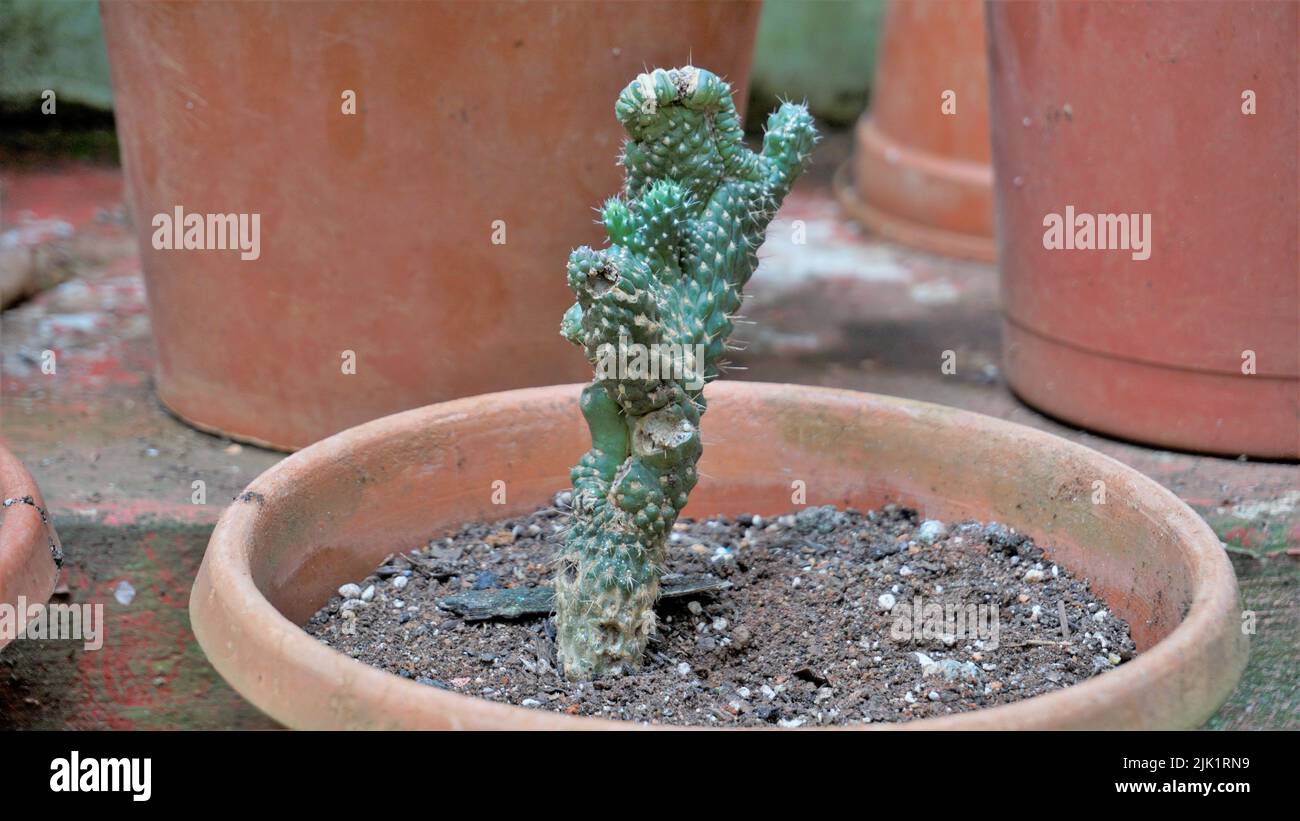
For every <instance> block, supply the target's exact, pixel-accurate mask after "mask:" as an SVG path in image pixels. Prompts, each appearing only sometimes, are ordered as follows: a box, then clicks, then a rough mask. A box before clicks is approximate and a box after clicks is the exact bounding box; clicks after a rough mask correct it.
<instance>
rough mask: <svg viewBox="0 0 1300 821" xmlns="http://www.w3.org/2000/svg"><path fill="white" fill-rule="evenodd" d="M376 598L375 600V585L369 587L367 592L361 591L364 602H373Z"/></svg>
mask: <svg viewBox="0 0 1300 821" xmlns="http://www.w3.org/2000/svg"><path fill="white" fill-rule="evenodd" d="M374 598H375V586H374V585H373V584H372V585H370V586H369V587H367V588H366V589H365V590H362V591H361V600H362V601H371V600H372V599H374Z"/></svg>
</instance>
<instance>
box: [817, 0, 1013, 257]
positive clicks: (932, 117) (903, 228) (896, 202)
mask: <svg viewBox="0 0 1300 821" xmlns="http://www.w3.org/2000/svg"><path fill="white" fill-rule="evenodd" d="M984 51H985V49H984V9H983V6H982V5H981V3H980V2H979V0H906V2H891V3H889V4H888V6H887V8H886V12H885V23H884V29H883V31H882V33H881V41H880V61H879V63H878V65H877V68H876V78H875V84H874V86H873V89H872V99H871V109H870V110H869V111H868V112H867V113H866V114H865V115H863V117H862V119H861V121H860V122H859V124H858V127H857V146H856V149H855V152H854V156H853V160H852V180H849V179H848V175H847V174H846V173H845V169H841V173H840V174H839V175H838V177H837V180H836V188H837V194H838V195H839V198H840V201H841V202H842V203H843V204H844V205H845V207H846V208H847V209H848V210H849V212H850V213H851V214H852V215H853V216H854V217H855V218H857V219H858V220H860V221H861V222H863V223H864V224H865V225H866V226H867V227H868V228H870V229H872V230H873V231H876V232H878V233H880V234H881V235H882V236H884V237H886V238H888V239H891V240H894V241H897V242H901V243H904V244H907V245H912V246H916V247H918V248H923V249H925V250H927V251H934V252H936V253H940V254H948V255H952V256H959V257H969V258H973V259H983V260H989V261H991V260H993V259H994V253H995V247H994V240H993V172H992V168H991V166H990V164H989V119H988V117H989V114H988V82H987V76H986V69H985V64H986V63H985V60H986V58H985V53H984ZM946 91H952V92H953V93H954V94H955V97H953V102H954V103H955V105H956V113H954V114H945V113H944V112H943V110H942V109H941V104H942V103H943V101H944V98H943V95H944V93H945V92H946Z"/></svg>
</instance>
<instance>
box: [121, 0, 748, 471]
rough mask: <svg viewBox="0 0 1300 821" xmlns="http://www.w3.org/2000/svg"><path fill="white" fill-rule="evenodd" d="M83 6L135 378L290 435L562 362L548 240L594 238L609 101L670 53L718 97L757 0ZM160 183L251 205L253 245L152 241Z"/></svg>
mask: <svg viewBox="0 0 1300 821" xmlns="http://www.w3.org/2000/svg"><path fill="white" fill-rule="evenodd" d="M102 11H103V18H104V28H105V34H106V36H107V40H108V47H109V57H110V63H111V67H112V74H113V82H114V88H115V94H114V96H115V101H116V106H117V118H118V126H119V134H120V137H121V143H122V159H123V164H124V166H125V170H126V174H127V179H128V186H129V193H130V203H131V206H132V210H133V212H134V215H135V224H136V230H137V231H138V234H139V239H140V245H141V253H142V255H143V263H144V269H145V279H146V285H147V288H148V296H149V308H150V317H151V319H152V322H153V333H154V337H155V339H156V340H157V347H158V366H157V387H158V393H159V396H160V397H161V398H162V400H163V402H165V403H166V404H167V406H168V407H170V408H171V409H172V410H173V411H175V412H176V413H177V414H178V415H180V416H181V417H183V418H184V419H186V420H188V421H190V422H192V423H193V424H195V425H196V426H198V427H201V428H205V429H212V430H217V431H221V432H223V433H226V434H228V435H230V436H233V437H235V438H239V439H245V440H248V441H252V442H257V443H261V444H268V445H271V446H275V447H282V448H295V447H300V446H302V445H305V444H307V443H309V442H312V441H315V440H316V439H318V438H320V437H322V436H325V435H328V434H330V433H334V432H336V431H338V430H341V429H343V428H345V427H348V426H349V425H354V424H356V423H358V422H361V421H364V420H366V419H372V418H374V417H376V416H381V415H383V414H386V413H391V412H393V411H397V410H401V409H403V408H409V407H414V406H417V405H423V404H426V403H428V402H434V401H440V400H443V399H449V398H452V397H456V396H464V395H468V394H475V393H481V392H483V391H490V390H499V389H501V388H507V387H519V386H525V385H541V384H549V383H553V382H557V381H566V380H569V379H577V378H582V377H584V376H586V375H587V371H588V370H589V368H588V366H587V364H586V362H584V361H583V358H582V356H581V353H580V352H579V351H577V350H576V349H574V348H573V347H572V346H571V345H569V344H568V343H566V342H564V341H563V340H562V339H561V338H560V336H559V332H558V319H557V317H559V316H560V315H561V314H562V313H563V312H564V310H565V308H566V307H567V306H568V305H569V304H571V303H572V295H571V294H570V293H569V292H568V289H567V288H566V286H565V279H564V263H565V260H566V259H567V257H568V252H569V250H570V249H571V248H573V247H574V246H577V245H581V244H583V243H593V244H594V243H597V242H599V241H600V240H601V239H602V235H601V233H600V232H599V230H598V229H597V228H596V227H595V226H594V225H593V219H592V208H593V207H595V206H597V205H599V204H600V203H601V202H603V201H604V199H605V198H607V197H609V196H610V195H611V194H614V193H616V192H617V191H618V189H619V186H620V185H621V173H620V169H619V168H618V167H617V166H616V160H617V158H618V154H619V151H620V146H621V143H622V139H623V132H622V129H621V127H620V126H619V124H618V122H617V120H616V119H615V117H614V101H615V99H616V98H617V96H618V93H619V91H620V90H621V89H622V88H623V86H625V85H626V84H627V83H628V82H629V81H630V80H632V79H633V78H634V77H635V76H636V75H637V74H638V73H640V72H642V71H643V70H644V69H645V67H647V66H650V67H654V66H670V65H678V64H685V63H686V62H687V61H688V60H689V59H690V58H691V56H692V55H694V56H695V58H696V59H697V60H698V61H699V62H700V64H701V66H703V67H706V68H709V69H711V70H713V71H715V72H717V73H718V74H721V75H724V76H726V77H727V78H728V79H730V80H731V82H732V85H733V87H734V89H735V91H736V95H737V100H738V101H743V99H744V95H745V89H746V83H747V77H748V73H749V65H750V57H751V50H752V47H753V40H754V34H755V30H756V28H757V20H758V12H759V5H758V4H757V3H755V2H740V3H737V2H696V3H678V2H637V3H570V2H533V3H516V2H475V3H465V2H419V3H379V2H375V3H344V4H337V3H319V2H318V3H283V4H281V3H260V2H250V3H176V4H171V3H155V2H146V3H134V2H113V3H104V4H103V6H102ZM345 91H352V92H355V95H356V100H355V104H356V114H355V115H347V114H344V113H343V110H342V109H343V106H344V104H345V101H344V100H343V94H344V92H345ZM177 206H181V207H183V209H184V211H183V213H186V214H188V213H198V214H207V213H221V214H224V213H249V214H252V213H258V214H260V215H261V216H260V221H261V222H260V244H261V248H260V256H259V258H258V259H256V260H247V261H242V260H241V259H240V254H239V253H238V252H235V251H194V250H191V251H175V250H155V249H154V247H153V245H152V238H153V235H154V232H155V228H154V227H153V225H152V223H151V220H152V218H153V217H154V215H157V214H172V213H174V210H173V209H174V208H175V207H177ZM502 232H504V234H503V233H502ZM503 236H504V240H505V241H504V244H498V243H499V242H500V240H501V239H502V238H503ZM494 240H495V241H494ZM348 352H351V354H354V355H355V373H354V374H350V373H346V372H345V366H346V365H348V364H349V359H348Z"/></svg>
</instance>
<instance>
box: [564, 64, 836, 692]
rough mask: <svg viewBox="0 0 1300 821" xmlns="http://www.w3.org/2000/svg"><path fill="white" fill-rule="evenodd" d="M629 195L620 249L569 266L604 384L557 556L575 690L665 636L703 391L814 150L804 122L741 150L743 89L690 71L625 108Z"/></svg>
mask: <svg viewBox="0 0 1300 821" xmlns="http://www.w3.org/2000/svg"><path fill="white" fill-rule="evenodd" d="M615 112H616V114H617V116H618V119H619V121H620V122H621V123H622V124H623V127H624V129H625V130H626V131H627V134H628V137H629V139H628V140H627V141H626V142H625V144H624V151H623V158H622V164H623V165H624V166H625V168H626V172H627V173H626V180H625V183H624V190H623V192H622V194H621V195H620V196H618V197H614V198H612V199H610V200H609V201H608V202H606V203H605V205H604V207H603V208H602V209H601V212H600V213H601V222H602V223H603V224H604V226H605V230H606V233H607V234H608V236H609V247H607V248H605V249H602V250H592V249H591V248H587V247H582V248H578V249H576V250H575V251H574V252H573V253H572V255H571V256H570V257H569V264H568V280H569V287H570V288H571V289H572V290H573V292H574V294H575V295H576V296H577V303H576V304H575V305H573V307H571V308H570V309H569V310H568V312H567V313H566V314H565V315H564V319H563V321H562V323H561V327H560V332H561V333H562V334H563V335H564V337H565V338H567V339H569V340H570V341H571V342H574V343H575V344H577V345H580V346H582V348H583V349H584V351H585V352H586V354H587V358H588V360H589V361H590V362H591V363H592V365H593V367H594V368H595V370H596V377H595V379H594V380H593V381H592V383H591V384H590V385H588V386H587V387H586V389H584V390H583V392H582V404H581V407H582V413H583V415H584V416H585V418H586V420H587V425H588V427H589V428H590V429H591V445H592V446H591V450H589V451H588V452H587V453H586V454H585V455H584V456H583V457H582V460H581V461H580V462H579V463H578V464H577V466H575V467H574V468H573V471H572V474H571V475H572V479H573V513H572V523H571V526H570V528H569V530H568V533H567V535H566V537H565V543H564V547H563V549H562V551H561V554H560V556H559V562H558V570H557V574H556V581H555V604H556V624H557V642H558V647H559V659H560V663H561V665H562V667H563V669H564V673H565V675H566V676H567V677H569V678H571V679H577V678H589V677H592V676H601V675H614V674H618V673H620V672H622V671H625V670H630V669H634V668H636V667H637V666H639V664H640V661H641V657H642V654H643V653H644V651H645V646H646V642H647V641H648V640H649V638H650V636H651V634H652V632H653V631H654V626H655V611H654V605H655V600H656V598H657V597H658V594H659V576H660V572H661V569H662V567H663V560H664V545H665V542H666V540H667V536H668V533H669V532H671V530H672V526H673V523H674V522H675V521H676V520H677V514H678V513H679V512H680V511H681V509H682V508H683V507H685V506H686V500H687V496H688V495H689V494H690V492H691V488H693V487H694V486H695V483H696V481H697V479H698V475H697V474H696V470H695V464H696V462H697V461H698V460H699V458H700V452H701V443H700V417H701V415H702V414H703V413H704V409H705V402H704V397H703V386H704V383H705V382H707V381H709V380H712V379H714V378H716V377H717V375H718V370H719V367H720V363H721V359H722V356H723V353H724V351H725V350H726V344H727V337H728V336H729V335H730V334H731V330H732V319H733V317H734V315H735V313H736V311H737V309H739V308H740V300H741V289H742V288H743V287H744V285H745V283H746V282H747V281H748V280H749V277H750V275H751V274H753V272H754V268H755V267H756V266H757V264H758V256H757V252H758V247H759V246H760V245H761V244H762V242H763V235H764V232H765V231H766V229H767V225H768V223H769V222H770V221H771V219H772V216H773V215H774V214H775V213H776V210H777V208H778V207H779V206H780V204H781V201H782V200H783V199H784V198H785V195H786V193H787V192H789V190H790V186H791V184H792V183H793V182H794V180H795V178H796V177H797V176H798V175H799V174H800V172H801V171H802V170H803V167H804V165H805V163H806V162H807V160H808V155H809V152H810V151H811V149H812V146H813V143H814V141H815V140H816V139H817V135H816V129H815V128H814V126H813V121H812V118H811V117H810V116H809V114H808V111H807V109H806V108H805V107H804V106H801V105H795V104H791V103H786V104H784V105H782V106H781V108H780V109H779V110H777V111H776V112H775V113H773V114H772V115H771V117H770V118H769V119H768V123H767V133H766V136H765V137H764V140H763V150H762V153H761V154H755V153H754V152H752V151H750V150H749V149H747V148H746V147H745V146H744V145H743V143H742V132H741V127H740V120H739V117H738V116H737V114H736V109H735V106H734V104H733V102H732V99H731V88H730V86H728V85H727V83H725V82H723V81H722V80H721V79H720V78H719V77H717V76H716V75H714V74H712V73H710V72H708V71H705V70H703V69H698V68H694V67H692V66H686V67H684V68H680V69H673V70H670V71H665V70H662V69H656V70H655V71H654V72H651V73H649V74H642V75H640V76H639V77H637V79H636V80H635V81H634V82H632V83H631V84H630V85H628V87H627V88H625V89H624V90H623V92H622V93H621V94H620V95H619V98H618V103H617V105H616V106H615Z"/></svg>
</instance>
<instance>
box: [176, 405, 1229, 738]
mask: <svg viewBox="0 0 1300 821" xmlns="http://www.w3.org/2000/svg"><path fill="white" fill-rule="evenodd" d="M580 390H581V386H579V385H562V386H556V387H549V388H534V389H528V390H518V391H510V392H506V393H499V394H492V395H489V396H478V397H472V398H469V399H462V400H457V401H453V402H446V403H443V404H439V405H433V406H430V407H426V408H420V409H417V410H412V411H407V412H405V413H400V414H396V415H394V416H389V417H385V418H383V419H379V420H376V421H373V422H370V423H367V424H365V425H362V426H360V427H357V428H353V429H350V430H347V431H344V432H343V433H340V434H338V435H336V436H332V437H330V438H329V439H326V440H324V441H322V442H319V443H317V444H315V445H312V446H311V447H309V448H307V449H305V450H302V451H300V452H298V453H296V454H294V455H293V456H290V457H289V458H287V459H285V460H284V461H282V462H280V463H279V464H278V465H276V466H275V467H273V468H272V469H271V470H269V471H267V472H266V473H264V474H263V475H262V476H260V477H259V478H258V479H257V480H256V481H254V482H253V483H252V484H251V485H249V487H248V489H247V490H246V492H244V493H243V494H241V495H240V497H239V499H238V500H237V502H236V503H235V504H233V505H232V506H231V507H229V508H228V509H227V510H226V511H225V513H224V514H223V515H222V518H221V520H220V522H218V524H217V527H216V529H215V531H214V532H213V534H212V540H211V542H210V543H209V545H208V552H207V554H206V555H205V556H204V559H203V565H202V567H201V568H200V570H199V575H198V579H197V581H196V582H195V584H194V591H193V595H192V596H191V598H190V615H191V619H192V622H193V625H194V632H195V635H196V636H197V637H198V640H199V643H200V645H202V647H203V650H204V652H205V653H207V655H208V658H209V660H211V662H212V663H213V665H214V666H215V667H216V668H217V671H218V672H220V673H221V675H222V676H223V677H225V679H226V680H227V681H229V682H230V683H231V684H232V685H233V686H234V687H235V689H236V690H238V691H239V692H240V693H241V694H243V695H244V696H245V697H246V698H248V699H249V700H250V701H251V702H253V703H254V704H255V705H257V706H258V707H260V708H261V709H262V710H264V711H266V712H267V713H269V714H270V715H271V716H272V717H274V718H276V719H277V720H279V721H281V722H283V723H284V724H287V725H289V726H291V727H299V728H325V727H334V728H362V727H365V728H397V727H424V728H480V729H481V728H601V727H618V726H627V725H621V724H619V723H617V722H611V721H604V720H599V719H595V718H578V717H572V716H566V715H563V714H558V713H551V712H546V711H542V710H530V709H526V708H522V707H512V706H507V705H504V704H499V703H496V702H490V701H485V700H479V699H475V698H472V697H470V696H466V695H461V694H458V693H452V692H448V691H444V690H439V689H437V688H433V687H427V686H424V685H421V684H417V683H415V682H413V681H409V680H406V679H403V678H400V677H398V676H395V675H392V674H389V673H385V672H382V671H380V670H377V669H374V668H372V667H368V666H366V665H365V664H363V663H361V662H359V661H356V660H354V659H352V658H350V657H348V656H345V655H343V654H342V653H339V652H338V651H336V650H333V649H331V648H329V647H327V646H325V645H323V644H321V643H320V642H318V641H317V640H316V639H314V638H312V637H310V636H308V635H307V633H305V632H304V631H303V630H302V629H301V628H300V627H299V626H298V625H300V624H303V623H304V622H306V621H307V619H309V618H310V617H311V615H312V614H313V613H314V612H315V611H316V610H317V609H318V608H319V607H320V606H321V605H323V604H324V603H325V602H326V601H328V600H329V598H330V596H331V595H333V593H334V591H335V590H336V589H337V588H338V586H339V585H340V584H342V583H343V582H346V581H350V580H352V579H356V578H360V577H361V576H364V575H365V574H367V573H369V572H370V571H372V570H373V569H374V568H375V567H376V566H377V565H378V564H379V563H380V562H382V561H383V559H384V558H385V557H386V556H388V555H389V554H391V553H392V552H393V550H395V549H400V547H401V546H402V545H422V544H425V543H427V541H428V540H429V539H430V538H431V537H437V536H440V535H445V534H447V533H450V532H453V531H454V530H455V529H456V528H458V527H459V526H460V525H461V524H462V523H466V522H470V521H475V520H495V519H498V518H500V517H504V516H511V515H517V514H522V513H525V512H527V511H531V510H533V509H535V508H537V507H539V506H542V505H544V504H548V503H549V502H550V500H551V498H552V496H553V494H554V493H555V491H556V490H557V489H559V488H563V487H566V486H567V485H568V471H569V466H570V465H572V464H573V463H574V462H575V461H577V459H578V457H579V456H580V455H581V454H582V453H583V452H584V451H585V450H586V449H587V448H588V447H589V446H590V439H589V437H588V433H587V428H586V425H585V424H584V422H583V420H582V415H581V414H580V413H579V410H578V395H579V391H580ZM707 394H708V399H709V412H708V415H707V416H705V418H704V431H705V439H706V441H707V442H708V447H707V448H706V450H705V453H704V458H703V461H702V462H701V464H700V475H701V476H704V477H706V478H705V479H704V480H703V481H701V482H700V484H699V485H698V486H697V487H696V489H695V491H694V492H693V494H692V495H691V501H690V505H689V507H688V508H687V509H686V511H685V513H686V515H693V516H701V515H712V514H717V513H723V514H737V513H741V512H746V511H747V512H755V513H763V514H777V513H781V512H784V511H786V510H788V508H789V505H790V481H791V478H792V477H796V478H797V477H804V478H805V481H806V482H807V492H808V503H809V504H828V503H836V504H841V505H852V506H855V507H858V508H859V509H867V508H871V507H875V506H878V505H881V504H884V503H888V502H898V503H904V504H907V505H912V506H916V507H918V508H919V509H921V510H923V511H924V512H925V513H926V514H927V515H930V516H936V517H939V518H942V519H946V520H950V521H954V520H959V519H962V518H967V517H974V518H980V519H984V520H997V521H999V522H1004V523H1006V524H1008V525H1011V526H1013V527H1015V528H1018V529H1019V530H1021V531H1023V532H1025V533H1027V534H1029V535H1031V536H1033V537H1034V538H1035V539H1037V540H1038V542H1039V544H1042V545H1045V546H1046V547H1047V549H1048V550H1049V552H1050V553H1051V555H1052V558H1053V560H1055V561H1059V562H1061V563H1062V564H1064V565H1065V566H1066V567H1069V568H1071V569H1072V570H1073V571H1074V572H1076V573H1077V574H1078V575H1080V576H1084V577H1087V578H1088V579H1090V580H1091V583H1092V589H1093V590H1094V591H1096V592H1097V593H1099V594H1100V595H1101V596H1102V597H1103V598H1104V599H1105V600H1106V601H1107V603H1108V604H1109V605H1110V606H1111V608H1112V609H1113V610H1114V612H1116V613H1118V614H1119V615H1120V616H1122V617H1123V618H1125V619H1127V620H1128V623H1129V624H1130V625H1131V626H1132V631H1133V637H1134V639H1135V641H1136V642H1137V645H1138V649H1139V655H1138V656H1137V658H1135V659H1134V660H1133V661H1131V662H1129V663H1126V664H1124V665H1121V666H1120V667H1119V668H1117V669H1115V670H1113V671H1111V672H1107V673H1104V674H1103V675H1101V676H1099V677H1097V678H1093V679H1089V680H1088V681H1086V682H1084V683H1082V684H1079V685H1077V686H1074V687H1070V688H1068V689H1065V690H1061V691H1057V692H1054V693H1051V694H1049V695H1044V696H1039V697H1036V698H1031V699H1028V700H1026V701H1022V702H1019V703H1016V704H1010V705H1005V706H1000V707H996V708H993V709H990V710H985V711H978V712H972V713H964V714H960V715H953V716H950V717H943V718H936V719H926V720H923V721H917V722H909V723H908V724H906V725H902V726H906V727H920V728H953V729H956V728H972V729H991V728H999V729H1013V728H1014V729H1041V728H1049V727H1075V728H1119V727H1124V728H1154V727H1196V726H1198V725H1200V724H1201V723H1202V722H1203V721H1205V719H1207V718H1208V717H1209V716H1210V715H1211V714H1213V712H1214V711H1215V709H1216V708H1217V707H1218V706H1219V705H1220V704H1221V703H1222V702H1223V701H1224V699H1225V698H1227V696H1228V694H1229V693H1230V692H1231V690H1232V688H1233V686H1234V685H1235V683H1236V681H1237V679H1238V677H1239V676H1240V674H1241V671H1242V668H1243V666H1244V665H1245V662H1246V649H1247V648H1246V639H1245V637H1244V636H1243V634H1242V632H1241V630H1240V627H1239V619H1240V604H1239V602H1238V598H1237V584H1236V579H1235V578H1234V577H1233V573H1232V567H1231V565H1230V564H1229V562H1228V559H1227V555H1226V554H1225V553H1224V552H1223V549H1222V547H1221V546H1220V545H1219V540H1218V539H1217V538H1216V537H1215V535H1214V533H1213V532H1212V531H1211V530H1210V528H1209V526H1208V525H1206V524H1205V522H1204V521H1202V520H1201V519H1200V518H1199V517H1198V516H1197V515H1196V514H1195V513H1193V512H1192V510H1191V509H1190V508H1188V507H1187V506H1186V505H1185V504H1183V503H1182V502H1181V501H1180V500H1179V499H1178V498H1177V497H1175V496H1174V495H1173V494H1172V493H1170V492H1169V491H1168V490H1166V489H1164V488H1163V487H1161V486H1160V485H1158V484H1156V483H1155V482H1154V481H1152V480H1150V479H1147V478H1146V477H1144V476H1142V475H1141V474H1139V473H1137V472H1136V471H1134V470H1132V469H1131V468H1128V467H1125V466H1124V465H1122V464H1120V463H1119V462H1116V461H1114V460H1113V459H1110V458H1108V457H1105V456H1102V455H1101V454H1099V453H1096V452H1094V451H1091V450H1088V449H1087V448H1084V447H1082V446H1080V445H1076V444H1073V443H1071V442H1067V441H1065V440H1063V439H1059V438H1057V437H1054V436H1051V435H1049V434H1046V433H1042V432H1040V431H1037V430H1032V429H1030V428H1026V427H1022V426H1019V425H1014V424H1011V423H1008V422H1004V421H1001V420H998V419H993V418H990V417H987V416H980V415H978V414H973V413H969V412H966V411H960V410H956V409H952V408H945V407H941V406H938V405H930V404H926V403H922V402H914V401H910V400H905V399H894V398H890V397H883V396H875V395H872V394H865V393H853V392H850V391H840V390H831V389H827V388H811V387H804V386H797V385H775V384H763V383H749V382H723V383H716V384H713V385H710V386H709V388H708V390H707ZM755 442H761V443H762V446H761V447H755V446H754V443H755ZM498 479H503V480H504V481H505V482H506V483H507V484H506V486H507V489H508V493H507V500H508V504H506V505H493V504H492V503H491V501H492V500H491V496H492V493H491V488H492V487H493V482H494V481H496V480H498ZM1095 482H1104V483H1105V485H1104V486H1105V490H1106V503H1105V504H1094V503H1093V501H1094V492H1095V485H1094V483H1095ZM869 726H877V725H869Z"/></svg>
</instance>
